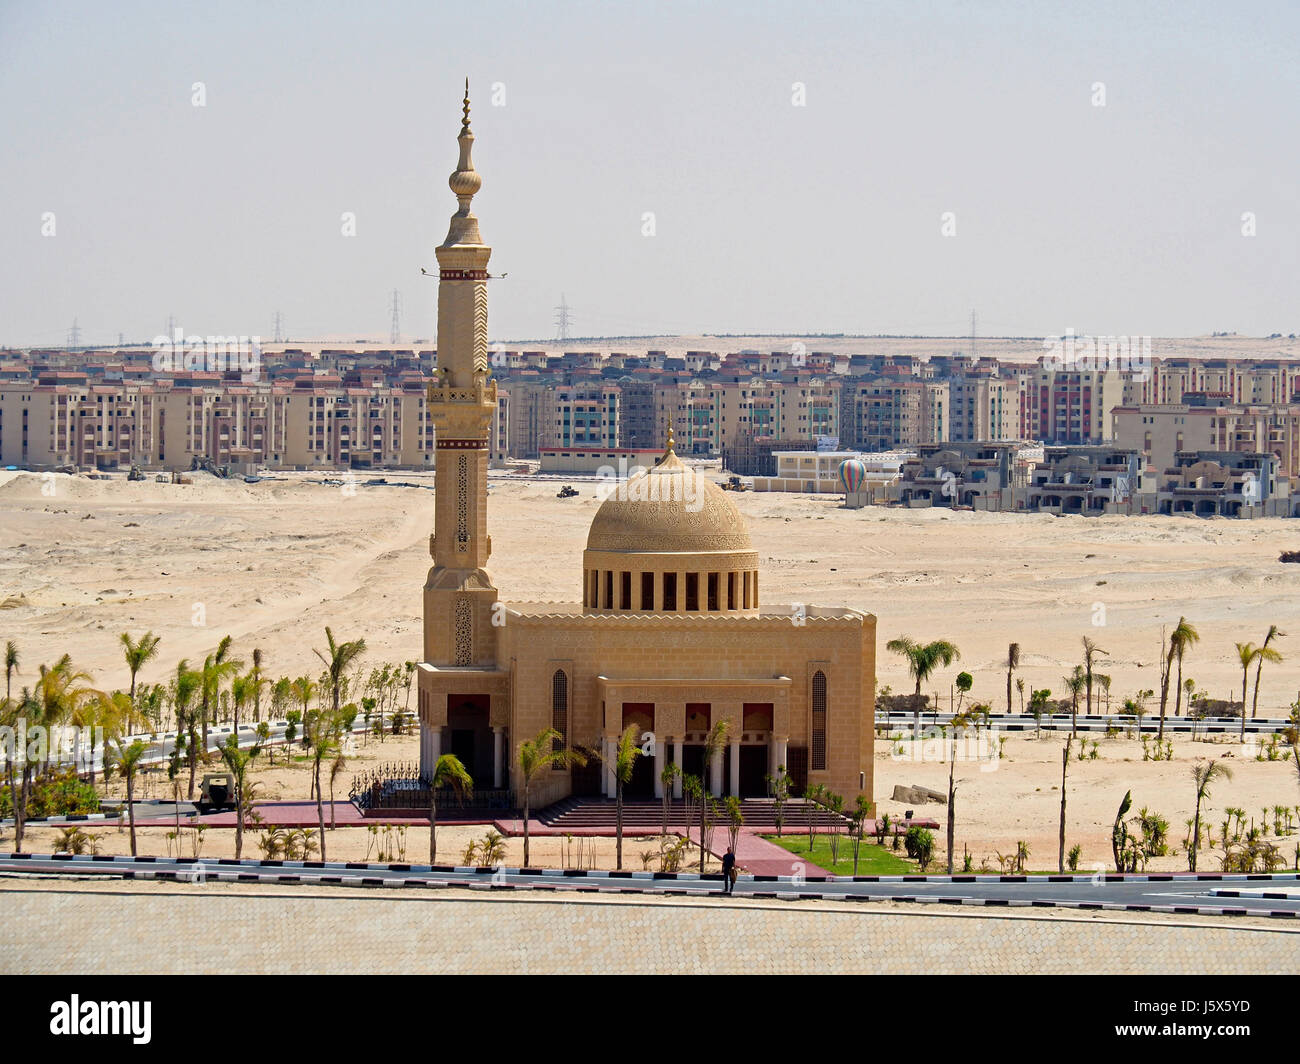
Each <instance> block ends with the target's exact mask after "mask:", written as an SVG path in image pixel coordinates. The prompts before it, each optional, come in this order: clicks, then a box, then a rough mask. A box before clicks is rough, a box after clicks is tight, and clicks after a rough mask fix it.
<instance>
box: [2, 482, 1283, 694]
mask: <svg viewBox="0 0 1300 1064" xmlns="http://www.w3.org/2000/svg"><path fill="white" fill-rule="evenodd" d="M388 479H390V480H403V481H408V482H412V483H422V484H426V485H431V483H432V479H431V478H430V477H428V476H425V475H421V474H405V473H392V474H388ZM305 481H306V478H305V477H297V476H295V477H292V478H290V479H286V480H278V481H271V482H265V483H261V484H245V483H243V482H242V481H235V482H225V481H218V480H215V479H213V478H211V477H208V476H206V475H203V474H196V475H195V483H194V484H191V485H183V486H180V485H168V484H156V483H154V482H152V481H149V482H145V483H135V484H128V483H125V482H124V481H122V480H120V479H119V480H114V481H91V480H87V479H85V478H84V477H75V476H64V475H61V474H54V475H52V478H51V479H50V480H49V481H48V482H46V481H43V480H42V478H41V477H40V476H36V475H32V474H22V473H20V474H14V473H6V472H0V607H3V608H0V636H3V637H4V638H6V639H15V640H17V642H18V644H19V647H20V650H21V651H22V667H21V669H20V670H19V671H18V673H17V674H16V675H15V677H14V683H15V685H22V684H27V683H31V682H32V680H33V679H34V677H35V674H36V670H37V666H38V665H39V664H40V663H41V662H43V661H45V662H48V661H53V660H54V659H55V658H57V657H58V656H59V655H60V654H62V653H63V652H64V651H68V652H70V653H71V654H72V655H73V657H74V659H75V660H76V662H77V663H78V664H79V665H81V666H82V667H85V668H88V669H89V670H90V671H91V672H92V673H93V674H94V675H95V678H96V680H97V681H98V682H99V683H100V684H101V685H104V686H122V687H125V686H126V685H127V683H128V676H127V674H126V671H125V669H124V667H123V664H122V657H121V649H120V646H119V644H118V642H117V636H118V633H119V632H121V631H122V630H124V629H129V630H131V631H133V632H135V633H137V634H138V633H140V632H143V631H144V630H146V629H151V630H153V631H154V632H157V633H159V634H161V635H162V640H163V641H162V646H161V650H160V654H159V657H158V658H157V659H155V661H154V662H153V663H151V664H150V665H149V666H148V667H147V668H146V669H145V671H144V673H143V674H142V676H141V679H142V680H148V681H154V680H161V679H164V678H165V674H166V673H168V672H170V671H171V670H172V668H173V667H174V664H175V662H176V661H177V659H179V658H181V657H188V658H190V659H194V658H199V659H200V660H201V659H202V656H203V655H204V654H206V653H209V652H210V651H211V650H212V648H213V647H214V646H215V645H216V642H217V641H218V639H220V637H221V636H222V635H225V634H226V633H231V634H232V635H234V637H235V652H236V653H237V654H240V655H242V656H244V657H248V655H249V654H250V653H251V650H252V647H253V646H254V645H256V646H260V647H261V648H262V650H263V652H264V653H265V655H266V667H267V669H268V670H269V672H270V673H271V674H273V675H274V674H289V675H296V674H298V673H300V672H302V671H304V670H307V669H310V670H311V671H312V674H313V675H314V674H315V672H316V671H318V669H319V662H318V661H317V659H316V658H315V657H314V655H313V654H312V648H313V647H319V646H322V645H323V644H324V627H325V625H326V624H330V625H332V627H333V629H334V631H335V633H336V634H337V635H338V637H339V638H355V637H357V636H364V637H365V639H366V641H367V643H368V644H369V646H370V648H371V652H370V654H369V655H368V659H369V660H370V661H371V662H378V661H383V660H395V661H402V660H406V659H408V658H414V657H416V656H417V655H418V653H419V645H420V634H419V632H420V590H421V587H422V586H423V582H424V577H425V574H426V572H427V570H428V567H429V564H430V559H429V556H428V536H429V533H430V531H431V529H432V523H433V495H432V492H431V491H427V490H424V489H422V488H400V487H372V488H366V487H361V486H356V487H354V488H352V489H351V493H349V489H347V488H340V487H329V486H324V485H319V484H309V483H306V482H305ZM359 484H360V480H358V485H359ZM43 490H50V491H52V492H53V495H51V496H47V495H44V494H42V492H43ZM580 490H581V495H580V497H578V498H574V499H565V500H560V499H556V498H555V491H556V485H555V484H554V483H551V482H538V481H520V480H511V479H510V478H509V477H494V478H493V480H492V486H491V489H490V503H489V528H490V531H491V534H492V541H493V548H494V552H493V556H492V559H491V562H490V568H491V571H492V574H493V577H494V579H495V581H496V584H497V587H498V588H499V589H500V592H501V596H502V598H503V599H505V600H506V601H548V600H549V601H574V600H576V599H577V598H578V596H579V594H580V580H581V564H582V548H583V546H584V544H585V542H586V533H587V528H588V525H589V524H590V522H591V519H592V517H593V516H594V514H595V512H596V509H597V507H598V505H599V502H598V500H597V499H596V498H595V490H596V485H594V484H593V483H590V482H588V483H585V484H580ZM733 498H734V499H735V501H736V503H737V505H738V506H739V507H740V509H741V510H742V511H743V512H744V514H745V515H746V517H747V518H748V520H749V524H750V529H751V533H752V536H753V539H754V543H755V546H756V548H757V550H758V552H759V555H760V559H761V563H760V564H761V566H762V572H763V581H764V583H763V598H764V603H765V605H766V606H767V607H768V608H770V607H772V606H773V605H774V604H780V603H789V602H793V601H800V602H811V603H825V604H843V605H848V606H853V607H857V608H860V609H864V610H868V611H870V612H872V613H874V614H876V616H877V618H878V630H877V644H878V655H879V670H878V674H879V682H880V683H881V684H882V685H885V684H888V685H890V686H891V687H892V689H893V690H894V691H895V692H901V691H905V690H907V689H909V688H910V687H911V683H910V682H909V680H908V677H907V675H906V669H905V668H904V666H903V663H902V661H901V659H899V658H898V657H897V656H896V655H893V654H890V653H888V652H887V651H885V650H884V645H885V643H886V642H887V641H888V640H890V639H893V638H895V637H896V636H899V635H904V634H906V635H911V636H913V637H914V638H917V639H925V640H929V639H936V638H941V637H942V638H947V639H951V640H953V641H954V642H956V643H957V645H958V647H959V648H960V649H961V654H962V656H961V661H960V664H959V666H958V667H954V668H952V669H949V670H944V671H943V672H941V673H940V674H939V675H937V676H936V677H935V679H934V681H933V682H932V683H931V684H928V685H927V687H929V688H934V689H937V690H939V691H940V692H941V693H942V694H943V696H944V697H946V696H947V693H948V691H949V688H950V684H951V682H952V680H953V678H954V677H955V675H956V673H957V671H958V669H959V668H960V669H965V670H967V671H969V672H971V673H972V675H973V676H974V677H975V686H974V690H973V692H972V697H973V698H976V699H985V700H989V701H991V702H992V703H993V704H994V706H995V708H1001V707H1002V704H1003V702H1004V701H1005V694H1004V691H1005V679H1004V674H1003V672H1002V670H1001V667H1000V663H1001V662H1002V660H1004V658H1005V655H1006V648H1007V644H1008V643H1009V642H1012V641H1016V642H1019V643H1020V645H1021V650H1022V666H1021V670H1020V673H1019V675H1021V676H1023V677H1024V679H1025V683H1026V686H1027V688H1029V687H1048V688H1050V689H1052V690H1053V691H1054V692H1055V693H1056V694H1057V695H1060V694H1062V693H1063V691H1064V687H1063V684H1062V676H1063V675H1064V674H1065V673H1067V672H1068V671H1069V670H1070V668H1072V667H1073V665H1074V664H1075V663H1077V662H1078V661H1079V660H1080V654H1081V646H1080V643H1081V640H1082V638H1083V637H1084V636H1090V637H1092V638H1093V639H1095V640H1096V641H1097V643H1099V644H1100V646H1101V647H1102V648H1103V649H1104V650H1106V651H1108V652H1109V657H1108V658H1107V659H1106V660H1105V661H1104V662H1102V663H1100V664H1099V666H1098V668H1099V670H1100V671H1104V672H1106V673H1108V674H1109V675H1110V676H1111V677H1112V696H1111V697H1112V702H1113V703H1118V702H1120V701H1122V699H1123V698H1124V697H1125V696H1126V695H1128V694H1131V693H1132V692H1133V691H1135V690H1137V689H1138V688H1139V687H1141V688H1156V687H1158V669H1157V665H1156V658H1157V654H1158V650H1159V646H1160V632H1161V627H1162V626H1165V625H1172V624H1174V623H1176V622H1177V620H1178V617H1179V616H1180V615H1181V614H1186V616H1187V617H1188V619H1189V620H1191V621H1192V622H1193V624H1195V625H1196V626H1197V628H1198V630H1199V632H1200V635H1201V640H1200V642H1199V643H1198V644H1197V645H1196V646H1194V647H1193V648H1192V649H1191V650H1190V652H1189V653H1188V655H1187V658H1186V661H1185V663H1184V670H1183V675H1184V677H1185V678H1191V679H1193V680H1195V682H1196V684H1197V687H1198V688H1199V689H1201V690H1204V691H1207V692H1209V693H1210V694H1211V695H1212V696H1214V697H1221V698H1226V697H1229V696H1235V697H1240V690H1241V670H1240V667H1239V666H1237V665H1236V664H1234V662H1235V658H1236V652H1235V650H1234V648H1233V644H1234V643H1235V642H1238V641H1241V642H1246V641H1252V642H1255V643H1260V642H1262V641H1263V638H1264V636H1265V633H1266V632H1267V630H1268V626H1269V625H1270V624H1272V623H1276V624H1278V625H1280V626H1281V627H1282V629H1283V630H1284V631H1285V630H1286V629H1287V627H1288V622H1290V624H1291V626H1292V627H1295V626H1296V625H1297V624H1300V619H1298V618H1297V616H1296V614H1297V608H1296V605H1295V603H1296V592H1297V588H1298V586H1300V566H1291V565H1283V564H1281V563H1279V562H1278V560H1277V557H1278V554H1279V553H1280V552H1281V551H1282V550H1284V549H1294V548H1298V547H1300V524H1298V523H1296V522H1295V521H1288V520H1284V519H1275V520H1267V521H1240V522H1239V521H1229V520H1210V521H1206V520H1198V519H1191V518H1161V517H1103V518H1083V517H1060V518H1057V517H1051V516H1048V515H1014V514H1005V515H1004V514H975V513H963V512H957V513H952V512H946V511H941V510H931V511H917V510H884V509H872V508H867V509H863V510H845V509H843V508H842V507H841V505H840V500H839V499H838V498H837V497H834V496H824V497H805V496H798V495H789V494H784V493H770V494H769V493H755V492H748V493H744V494H740V495H735V496H733ZM1098 621H1100V622H1103V623H1096V622H1098ZM1296 638H1300V630H1298V631H1297V633H1296ZM1289 644H1290V640H1288V639H1285V638H1284V639H1282V640H1281V641H1279V642H1277V643H1276V644H1275V645H1276V646H1277V647H1278V649H1279V650H1280V651H1281V653H1282V654H1283V655H1284V658H1285V659H1286V660H1284V661H1283V662H1282V663H1281V664H1280V665H1271V666H1267V667H1266V668H1265V669H1264V676H1263V686H1262V690H1261V694H1260V711H1261V712H1262V713H1267V714H1270V715H1274V714H1282V715H1284V711H1285V708H1286V706H1287V705H1288V704H1289V703H1290V702H1291V701H1293V700H1294V699H1295V698H1296V697H1297V690H1298V689H1300V668H1298V667H1297V665H1298V664H1300V656H1297V653H1295V652H1293V651H1292V650H1291V648H1290V645H1289Z"/></svg>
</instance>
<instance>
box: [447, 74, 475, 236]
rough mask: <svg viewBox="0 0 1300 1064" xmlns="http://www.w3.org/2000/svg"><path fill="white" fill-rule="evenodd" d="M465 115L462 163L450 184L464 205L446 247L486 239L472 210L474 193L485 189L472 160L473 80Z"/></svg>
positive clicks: (453, 223) (464, 105)
mask: <svg viewBox="0 0 1300 1064" xmlns="http://www.w3.org/2000/svg"><path fill="white" fill-rule="evenodd" d="M461 112H462V117H461V120H460V136H458V137H457V138H456V140H457V142H458V143H459V144H460V159H459V160H458V161H457V163H456V169H455V171H454V172H453V173H452V175H451V177H449V178H448V179H447V184H448V185H449V186H450V187H451V190H452V192H454V193H455V194H456V202H457V203H459V204H460V210H458V211H457V212H456V213H455V214H453V215H452V217H451V228H450V229H448V230H447V239H446V240H445V241H443V244H442V246H443V247H455V246H457V245H471V246H474V245H479V244H482V243H483V237H482V235H481V234H480V233H479V231H478V219H477V218H475V217H474V214H473V212H472V211H471V210H470V204H471V202H472V201H473V199H474V193H476V192H477V191H478V190H479V189H480V188H482V187H483V179H482V178H481V177H479V175H478V172H477V171H476V170H475V169H474V160H473V158H472V157H471V153H472V152H473V150H474V134H473V133H472V132H471V131H470V128H469V78H466V79H465V102H464V103H463V104H462V106H461Z"/></svg>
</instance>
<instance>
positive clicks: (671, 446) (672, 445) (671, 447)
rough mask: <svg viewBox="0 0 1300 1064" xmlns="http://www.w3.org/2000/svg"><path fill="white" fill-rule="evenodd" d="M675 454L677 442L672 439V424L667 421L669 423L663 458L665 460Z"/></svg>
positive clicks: (670, 421)
mask: <svg viewBox="0 0 1300 1064" xmlns="http://www.w3.org/2000/svg"><path fill="white" fill-rule="evenodd" d="M676 453H677V441H676V440H674V439H673V423H672V420H671V419H669V422H668V443H667V445H666V446H665V447H664V457H665V458H667V457H668V456H669V455H670V454H676Z"/></svg>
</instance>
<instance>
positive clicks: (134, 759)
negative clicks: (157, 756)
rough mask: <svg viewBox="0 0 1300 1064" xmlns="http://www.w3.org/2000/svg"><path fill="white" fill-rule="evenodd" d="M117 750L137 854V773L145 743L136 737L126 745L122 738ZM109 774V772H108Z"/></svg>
mask: <svg viewBox="0 0 1300 1064" xmlns="http://www.w3.org/2000/svg"><path fill="white" fill-rule="evenodd" d="M115 745H116V747H117V750H116V753H115V754H114V756H113V758H112V760H113V762H114V763H115V764H116V765H117V768H118V770H119V771H120V772H121V773H122V779H124V780H126V816H127V819H128V820H129V821H130V823H131V856H132V857H134V856H135V773H136V770H137V769H138V768H139V767H140V759H141V758H142V757H144V753H145V745H144V742H143V741H142V740H140V739H136V740H135V741H133V742H132V743H130V744H129V745H124V744H123V743H122V741H121V740H119V741H118V742H117V743H116V744H115ZM106 774H107V773H106Z"/></svg>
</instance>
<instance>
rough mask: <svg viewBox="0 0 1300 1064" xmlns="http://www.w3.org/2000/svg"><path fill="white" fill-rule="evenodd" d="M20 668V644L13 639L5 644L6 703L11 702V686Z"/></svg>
mask: <svg viewBox="0 0 1300 1064" xmlns="http://www.w3.org/2000/svg"><path fill="white" fill-rule="evenodd" d="M17 668H18V644H17V643H15V642H14V641H13V640H12V639H10V640H9V641H7V642H6V643H5V701H6V702H8V701H9V695H10V691H9V685H10V683H11V681H12V680H13V675H14V672H15V670H16V669H17Z"/></svg>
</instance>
